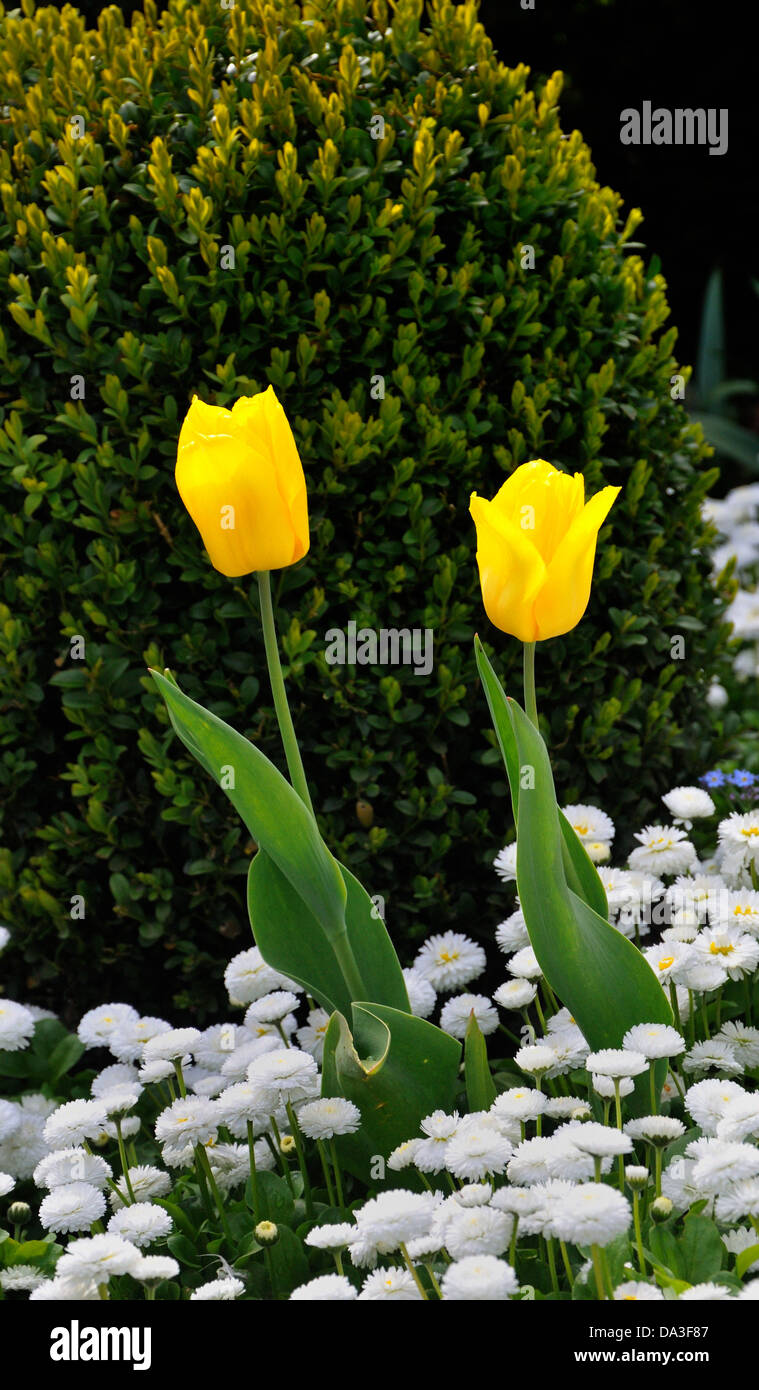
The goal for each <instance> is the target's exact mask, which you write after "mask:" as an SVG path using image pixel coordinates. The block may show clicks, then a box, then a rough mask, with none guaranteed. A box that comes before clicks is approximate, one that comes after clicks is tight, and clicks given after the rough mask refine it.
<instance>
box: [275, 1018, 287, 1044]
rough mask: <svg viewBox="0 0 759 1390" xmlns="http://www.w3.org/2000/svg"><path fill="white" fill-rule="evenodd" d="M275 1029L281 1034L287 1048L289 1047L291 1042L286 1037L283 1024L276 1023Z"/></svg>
mask: <svg viewBox="0 0 759 1390" xmlns="http://www.w3.org/2000/svg"><path fill="white" fill-rule="evenodd" d="M274 1027H275V1028H276V1030H277V1032H278V1033H279V1036H280V1038H281V1039H282V1042H283V1043H284V1045H285V1047H289V1046H290V1044H289V1042H288V1040H287V1037H286V1035H285V1032H284V1029H283V1028H282V1024H281V1023H275V1024H274Z"/></svg>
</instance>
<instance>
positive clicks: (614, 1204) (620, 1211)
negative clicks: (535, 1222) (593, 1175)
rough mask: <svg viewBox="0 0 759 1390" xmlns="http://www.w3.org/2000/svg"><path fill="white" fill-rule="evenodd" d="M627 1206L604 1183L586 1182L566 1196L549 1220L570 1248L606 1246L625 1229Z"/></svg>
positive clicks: (629, 1215) (629, 1216) (629, 1210)
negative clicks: (569, 1243) (569, 1244)
mask: <svg viewBox="0 0 759 1390" xmlns="http://www.w3.org/2000/svg"><path fill="white" fill-rule="evenodd" d="M631 1219H632V1212H631V1208H630V1203H629V1202H628V1200H627V1198H626V1197H624V1196H623V1195H622V1193H621V1192H616V1191H615V1190H614V1188H612V1187H607V1186H606V1184H604V1183H595V1182H587V1183H583V1184H582V1185H581V1186H580V1187H578V1188H576V1189H575V1191H574V1192H571V1193H568V1194H567V1196H566V1199H565V1201H564V1203H563V1204H562V1206H561V1207H560V1208H558V1209H557V1210H556V1211H555V1212H554V1214H553V1217H552V1226H553V1229H554V1231H555V1233H556V1235H557V1236H558V1238H559V1240H568V1241H571V1242H572V1244H573V1245H601V1246H604V1245H609V1244H610V1243H611V1241H613V1240H615V1239H616V1237H617V1236H621V1235H623V1234H624V1232H625V1231H626V1230H627V1229H628V1227H629V1225H630V1221H631Z"/></svg>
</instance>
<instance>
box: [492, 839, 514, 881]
mask: <svg viewBox="0 0 759 1390" xmlns="http://www.w3.org/2000/svg"><path fill="white" fill-rule="evenodd" d="M493 868H494V869H495V871H496V873H497V874H498V877H499V878H500V879H501V881H502V882H503V883H510V882H511V881H512V880H515V879H516V876H517V846H516V841H514V843H513V844H512V845H505V846H504V848H503V849H501V850H499V851H498V853H497V855H496V857H495V859H494V860H493Z"/></svg>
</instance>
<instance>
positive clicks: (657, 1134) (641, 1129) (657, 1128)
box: [624, 1115, 685, 1147]
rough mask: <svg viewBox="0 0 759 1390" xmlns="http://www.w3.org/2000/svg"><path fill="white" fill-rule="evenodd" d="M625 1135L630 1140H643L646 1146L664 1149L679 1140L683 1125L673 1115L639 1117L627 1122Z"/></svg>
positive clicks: (683, 1129)
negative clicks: (650, 1145)
mask: <svg viewBox="0 0 759 1390" xmlns="http://www.w3.org/2000/svg"><path fill="white" fill-rule="evenodd" d="M624 1128H625V1134H629V1136H630V1138H631V1139H644V1140H645V1142H646V1143H647V1144H654V1145H656V1146H661V1147H664V1145H665V1144H672V1143H674V1141H675V1139H681V1138H682V1136H683V1135H684V1133H685V1125H684V1124H683V1122H682V1120H678V1119H676V1118H675V1116H674V1115H641V1117H640V1119H637V1120H628V1121H627V1124H626V1125H625V1127H624Z"/></svg>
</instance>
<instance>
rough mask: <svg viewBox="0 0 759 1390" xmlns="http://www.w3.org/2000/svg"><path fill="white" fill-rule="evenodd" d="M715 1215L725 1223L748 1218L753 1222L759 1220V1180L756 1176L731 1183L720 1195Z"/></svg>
mask: <svg viewBox="0 0 759 1390" xmlns="http://www.w3.org/2000/svg"><path fill="white" fill-rule="evenodd" d="M715 1215H716V1217H717V1220H718V1221H722V1222H724V1223H725V1225H728V1224H730V1223H732V1222H735V1221H743V1220H744V1219H746V1218H748V1219H749V1220H750V1221H751V1222H752V1224H753V1222H755V1221H757V1220H759V1181H758V1180H757V1179H756V1178H744V1179H743V1180H742V1181H740V1182H735V1183H731V1185H730V1186H729V1187H728V1188H727V1190H726V1191H725V1192H721V1193H720V1194H719V1195H718V1197H717V1201H716V1204H715Z"/></svg>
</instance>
